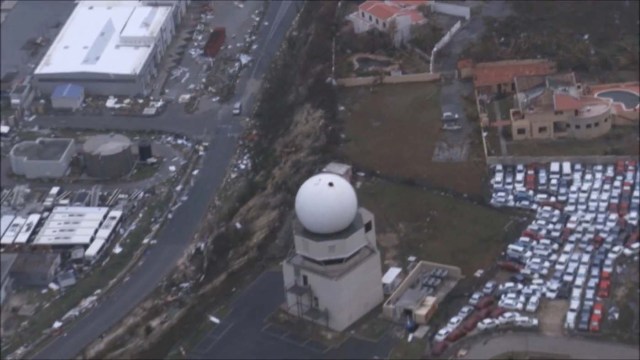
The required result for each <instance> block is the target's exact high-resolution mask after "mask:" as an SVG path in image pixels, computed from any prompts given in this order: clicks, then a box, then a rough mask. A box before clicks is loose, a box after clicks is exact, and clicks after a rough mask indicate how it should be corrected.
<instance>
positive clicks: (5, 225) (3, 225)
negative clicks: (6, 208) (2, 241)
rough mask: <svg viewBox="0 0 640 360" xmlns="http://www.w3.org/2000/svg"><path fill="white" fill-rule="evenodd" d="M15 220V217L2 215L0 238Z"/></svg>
mask: <svg viewBox="0 0 640 360" xmlns="http://www.w3.org/2000/svg"><path fill="white" fill-rule="evenodd" d="M15 218H16V217H15V215H2V218H0V236H2V235H4V232H5V231H7V229H8V228H9V225H11V223H12V222H13V219H15Z"/></svg>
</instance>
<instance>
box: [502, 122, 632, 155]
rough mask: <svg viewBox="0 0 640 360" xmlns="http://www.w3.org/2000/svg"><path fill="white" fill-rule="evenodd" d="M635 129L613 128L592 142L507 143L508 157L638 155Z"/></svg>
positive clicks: (527, 141) (572, 140)
mask: <svg viewBox="0 0 640 360" xmlns="http://www.w3.org/2000/svg"><path fill="white" fill-rule="evenodd" d="M639 130H640V129H639V128H638V127H637V126H636V127H615V128H613V129H611V131H610V132H609V134H607V135H605V136H603V137H600V138H597V139H592V140H575V139H571V140H569V139H567V140H562V141H553V140H550V141H539V140H532V141H529V140H524V141H509V142H507V151H508V153H509V155H530V156H555V155H638V154H640V150H639V149H638V134H639V132H638V131H639Z"/></svg>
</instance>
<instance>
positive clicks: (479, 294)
mask: <svg viewBox="0 0 640 360" xmlns="http://www.w3.org/2000/svg"><path fill="white" fill-rule="evenodd" d="M482 296H483V294H482V292H480V291H476V292H474V293H473V294H471V298H469V304H470V305H476V304H477V303H478V301H479V300H480V298H481V297H482Z"/></svg>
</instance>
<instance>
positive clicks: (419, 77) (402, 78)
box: [336, 73, 440, 87]
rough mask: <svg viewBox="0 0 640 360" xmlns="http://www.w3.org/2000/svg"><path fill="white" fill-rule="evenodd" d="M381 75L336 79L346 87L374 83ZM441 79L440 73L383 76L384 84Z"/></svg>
mask: <svg viewBox="0 0 640 360" xmlns="http://www.w3.org/2000/svg"><path fill="white" fill-rule="evenodd" d="M380 79H381V77H380V76H363V77H352V78H342V79H338V80H336V83H337V84H338V85H340V86H344V87H354V86H365V85H374V84H375V83H377V82H379V81H380ZM438 80H440V74H438V73H436V74H430V73H420V74H407V75H391V76H384V77H382V81H381V83H382V84H402V83H411V82H429V81H438Z"/></svg>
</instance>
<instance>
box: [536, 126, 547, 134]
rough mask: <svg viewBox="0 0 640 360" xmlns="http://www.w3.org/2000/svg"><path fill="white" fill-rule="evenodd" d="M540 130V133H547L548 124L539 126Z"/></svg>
mask: <svg viewBox="0 0 640 360" xmlns="http://www.w3.org/2000/svg"><path fill="white" fill-rule="evenodd" d="M538 132H539V133H540V134H546V133H547V127H546V126H540V127H539V128H538Z"/></svg>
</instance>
